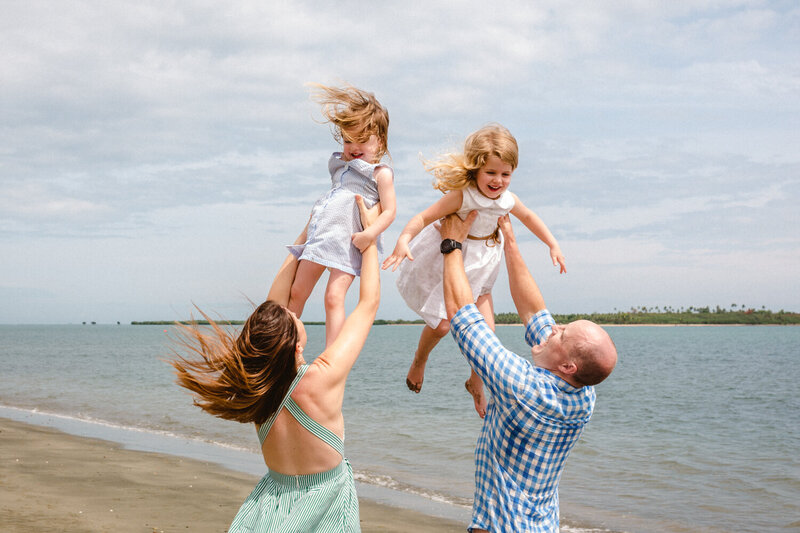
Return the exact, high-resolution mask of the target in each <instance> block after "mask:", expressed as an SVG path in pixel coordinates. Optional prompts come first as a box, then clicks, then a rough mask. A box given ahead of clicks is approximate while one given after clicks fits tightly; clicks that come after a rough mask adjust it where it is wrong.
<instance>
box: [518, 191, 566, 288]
mask: <svg viewBox="0 0 800 533" xmlns="http://www.w3.org/2000/svg"><path fill="white" fill-rule="evenodd" d="M511 194H512V195H513V196H514V208H513V209H512V210H511V214H512V215H514V216H515V217H517V218H518V219H519V220H520V222H522V223H523V224H525V227H526V228H528V229H529V230H531V232H532V233H533V234H534V235H536V236H537V237H539V240H540V241H542V242H543V243H545V244H546V245H547V246H548V247H549V248H550V259H551V260H552V261H553V266H558V267H559V271H560V273H561V274H566V272H567V262H566V259H564V254H562V253H561V248H560V247H559V246H558V241H557V240H556V238H555V237H553V234H552V233H550V230H549V229H548V227H547V225H546V224H545V223H544V221H542V219H541V218H539V216H538V215H537V214H536V213H534V212H533V211H531V210H530V209H528V208H527V207H525V204H523V203H522V201H521V200H520V199H519V197H518V196H517V195H516V194H514V193H511Z"/></svg>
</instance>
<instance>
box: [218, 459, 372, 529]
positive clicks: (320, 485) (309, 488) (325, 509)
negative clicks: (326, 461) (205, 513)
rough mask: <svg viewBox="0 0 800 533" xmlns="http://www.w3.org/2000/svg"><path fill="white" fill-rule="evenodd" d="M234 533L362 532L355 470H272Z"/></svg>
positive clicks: (239, 515) (341, 466) (241, 512)
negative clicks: (290, 473) (289, 473)
mask: <svg viewBox="0 0 800 533" xmlns="http://www.w3.org/2000/svg"><path fill="white" fill-rule="evenodd" d="M228 531H229V532H231V533H240V532H241V533H245V532H246V533H267V532H269V533H273V532H275V533H277V532H281V533H290V532H291V533H296V532H298V531H303V532H305V531H309V532H311V531H321V532H328V531H330V532H341V533H345V532H347V533H351V532H354V531H361V525H360V524H359V517H358V497H357V496H356V486H355V482H354V480H353V469H352V468H351V467H350V463H349V462H347V459H344V460H343V461H342V462H341V463H340V464H339V466H337V467H335V468H333V469H331V470H328V471H327V472H320V473H319V474H310V475H306V476H287V475H284V474H279V473H278V472H268V473H267V474H266V475H264V477H263V478H261V481H259V482H258V485H256V488H255V489H253V492H251V493H250V496H248V497H247V499H246V500H245V501H244V503H243V504H242V506H241V507H240V508H239V512H238V513H236V517H235V518H234V519H233V523H232V524H231V527H230V529H229V530H228Z"/></svg>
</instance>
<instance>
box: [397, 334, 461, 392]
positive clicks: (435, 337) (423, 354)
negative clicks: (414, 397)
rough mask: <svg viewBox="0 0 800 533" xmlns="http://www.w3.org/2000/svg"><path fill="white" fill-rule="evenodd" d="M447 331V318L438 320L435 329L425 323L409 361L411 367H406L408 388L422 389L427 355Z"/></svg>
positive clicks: (417, 390) (415, 390)
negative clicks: (412, 356)
mask: <svg viewBox="0 0 800 533" xmlns="http://www.w3.org/2000/svg"><path fill="white" fill-rule="evenodd" d="M448 331H450V322H448V321H447V320H442V321H441V322H439V325H438V326H436V329H433V328H432V327H430V326H427V325H426V326H425V327H424V328H423V329H422V334H421V335H420V336H419V344H417V351H416V352H415V353H414V360H413V361H412V362H411V368H409V369H408V375H407V376H406V386H407V387H408V390H410V391H414V392H419V391H421V390H422V380H423V379H424V378H425V364H426V363H427V362H428V356H429V355H430V354H431V351H433V349H434V348H435V347H436V345H437V344H439V341H440V340H441V339H442V337H444V336H445V335H447V332H448Z"/></svg>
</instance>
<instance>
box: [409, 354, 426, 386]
mask: <svg viewBox="0 0 800 533" xmlns="http://www.w3.org/2000/svg"><path fill="white" fill-rule="evenodd" d="M423 379H425V362H424V361H419V360H418V358H417V354H414V360H413V361H412V362H411V367H410V368H409V369H408V375H407V376H406V386H407V387H408V390H410V391H412V392H416V393H419V391H421V390H422V380H423Z"/></svg>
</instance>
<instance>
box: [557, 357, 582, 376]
mask: <svg viewBox="0 0 800 533" xmlns="http://www.w3.org/2000/svg"><path fill="white" fill-rule="evenodd" d="M558 370H559V371H560V372H562V373H563V374H564V375H567V376H572V375H574V374H575V372H577V371H578V365H576V364H575V361H564V362H563V363H561V364H559V365H558Z"/></svg>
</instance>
